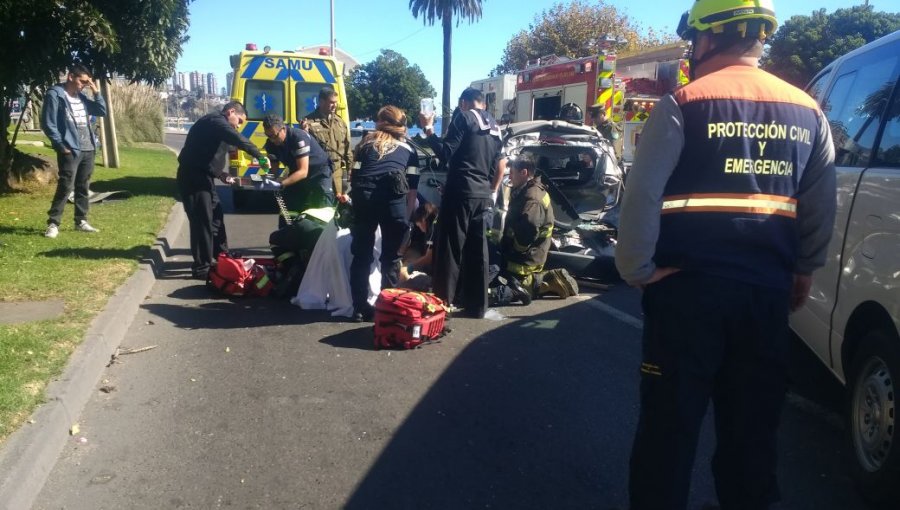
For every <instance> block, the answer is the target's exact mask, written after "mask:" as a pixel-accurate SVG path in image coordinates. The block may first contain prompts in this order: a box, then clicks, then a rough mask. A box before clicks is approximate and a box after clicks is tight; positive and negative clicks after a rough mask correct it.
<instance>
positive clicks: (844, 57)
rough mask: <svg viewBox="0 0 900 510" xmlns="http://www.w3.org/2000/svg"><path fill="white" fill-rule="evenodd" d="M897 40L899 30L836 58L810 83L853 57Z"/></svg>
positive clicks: (899, 38)
mask: <svg viewBox="0 0 900 510" xmlns="http://www.w3.org/2000/svg"><path fill="white" fill-rule="evenodd" d="M897 40H900V30H897V31H896V32H892V33H890V34H888V35H885V36H882V37H879V38H878V39H875V40H874V41H872V42H870V43H868V44H865V45H863V46H860V47H859V48H856V49H855V50H853V51H850V52H847V53H845V54H843V55H841V56H840V57H838V58H836V59H835V60H834V62H832V63H830V64H828V65H827V66H825V67H824V68H823V69H822V70H821V71H819V72H818V73H816V75H815V76H814V77H813V79H812V80H810V83H812V82H814V81H815V80H816V79H818V78H819V76H821V75H823V74H825V73H829V72H831V71H834V69H835V68H837V67H839V66H840V65H841V64H842V63H843V62H844V61H845V60H848V59H851V58H853V57H855V56H857V55H861V54H863V53H866V52H868V51H871V50H872V49H873V48H878V47H880V46H884V45H886V44H891V43H893V42H895V41H897Z"/></svg>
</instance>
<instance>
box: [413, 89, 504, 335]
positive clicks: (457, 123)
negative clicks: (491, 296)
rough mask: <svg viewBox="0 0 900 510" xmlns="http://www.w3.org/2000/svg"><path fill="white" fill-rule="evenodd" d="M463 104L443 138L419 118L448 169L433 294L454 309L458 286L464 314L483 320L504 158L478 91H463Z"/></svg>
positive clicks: (429, 120)
mask: <svg viewBox="0 0 900 510" xmlns="http://www.w3.org/2000/svg"><path fill="white" fill-rule="evenodd" d="M459 105H460V106H459V110H460V113H459V114H458V115H456V116H454V117H453V120H452V121H451V123H450V127H449V129H448V130H447V136H446V137H444V138H443V139H440V138H438V137H437V136H436V135H435V134H434V125H433V123H434V117H426V116H424V115H423V114H421V113H420V114H419V125H420V126H423V130H424V131H425V133H426V134H427V135H428V137H427V138H426V140H427V141H428V144H429V145H430V146H431V148H432V149H433V150H434V153H435V155H436V156H437V157H438V158H439V159H440V160H441V161H442V162H443V161H445V162H447V165H448V170H447V180H446V183H445V185H444V193H443V196H442V197H441V207H440V210H441V214H440V215H439V216H438V222H437V227H436V228H437V230H436V239H435V248H434V275H433V282H434V292H435V294H437V296H438V297H440V298H441V299H443V300H444V301H446V302H448V303H450V304H452V305H456V304H457V284H460V289H461V296H459V301H458V303H459V305H461V307H462V308H463V309H464V313H465V315H467V316H469V317H473V318H483V317H484V314H485V312H487V301H488V300H487V288H488V246H487V232H486V230H487V229H486V222H487V218H488V215H489V214H490V209H491V207H492V206H493V202H492V199H491V192H492V189H491V172H492V170H493V169H494V168H495V167H496V165H497V163H498V161H499V158H500V146H501V141H500V128H499V127H498V126H497V123H496V122H495V121H494V118H493V117H491V114H490V113H488V112H486V111H485V110H484V95H483V94H482V92H481V91H480V90H478V89H475V88H472V87H469V88H467V89H465V90H464V91H463V93H462V94H461V95H460V97H459ZM460 273H462V281H460Z"/></svg>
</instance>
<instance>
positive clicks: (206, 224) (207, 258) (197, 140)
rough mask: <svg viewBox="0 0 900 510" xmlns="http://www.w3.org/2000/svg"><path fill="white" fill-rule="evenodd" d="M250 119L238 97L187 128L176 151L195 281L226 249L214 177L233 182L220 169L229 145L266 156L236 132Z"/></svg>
mask: <svg viewBox="0 0 900 510" xmlns="http://www.w3.org/2000/svg"><path fill="white" fill-rule="evenodd" d="M246 120H247V112H246V111H245V110H244V105H242V104H241V103H240V102H238V101H232V102H230V103H228V104H226V105H225V106H224V107H222V111H221V112H215V113H209V114H206V115H204V116H203V117H200V119H199V120H197V122H195V123H194V125H193V126H191V130H190V131H188V134H187V138H186V139H185V140H184V148H183V149H181V153H180V154H179V155H178V173H177V176H176V181H177V183H178V190H179V192H180V193H181V201H182V202H183V203H184V212H185V213H186V214H187V217H188V223H189V224H190V230H191V256H192V257H193V259H194V263H193V264H192V265H191V273H192V275H193V277H194V278H196V279H200V280H205V279H206V276H207V274H208V273H209V268H210V266H211V265H212V264H213V263H214V261H215V259H216V257H218V256H219V253H221V252H223V251H227V250H228V240H227V236H226V234H225V220H224V214H223V212H222V204H221V202H219V195H218V193H216V185H215V181H214V179H215V178H217V177H218V178H219V180H221V181H222V182H224V183H226V184H230V183H232V182H233V180H234V178H233V177H230V176H229V175H228V173H227V172H225V171H223V170H222V161H224V157H225V148H226V147H227V145H234V146H237V147H238V148H239V149H241V150H243V151H244V152H246V153H248V154H250V155H251V156H253V157H254V158H257V159H258V158H262V157H263V155H262V153H261V152H259V149H257V148H256V145H254V144H253V142H251V141H250V140H248V139H247V138H246V137H244V135H242V134H240V133H239V132H238V131H237V127H238V126H240V125H241V124H243V123H244V122H245V121H246ZM262 161H263V160H261V161H260V162H261V164H262Z"/></svg>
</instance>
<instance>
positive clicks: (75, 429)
mask: <svg viewBox="0 0 900 510" xmlns="http://www.w3.org/2000/svg"><path fill="white" fill-rule="evenodd" d="M80 431H81V427H80V426H79V425H78V424H77V423H73V424H72V426H71V427H69V435H70V436H76V435H78V433H79V432H80Z"/></svg>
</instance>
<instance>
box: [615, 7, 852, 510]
mask: <svg viewBox="0 0 900 510" xmlns="http://www.w3.org/2000/svg"><path fill="white" fill-rule="evenodd" d="M776 26H777V21H776V18H775V12H774V9H773V6H772V2H771V0H755V1H746V0H696V1H695V2H694V3H693V7H692V8H691V10H690V11H688V12H687V13H685V15H684V16H683V17H682V22H681V24H680V26H679V30H678V33H679V35H680V36H681V37H683V38H684V39H686V40H690V41H692V48H693V51H692V55H691V62H690V66H691V71H692V72H693V73H695V75H696V76H694V77H692V81H691V82H690V83H688V84H687V85H685V86H684V87H682V88H680V89H679V90H677V91H675V92H674V93H673V94H669V95H667V96H665V97H663V98H662V100H660V102H659V104H658V105H657V106H656V107H655V108H654V110H655V111H654V114H653V115H652V116H650V119H649V120H648V121H647V124H646V126H645V127H644V130H643V134H642V136H641V145H640V147H639V148H638V151H637V154H636V156H635V160H634V166H633V167H632V169H631V172H630V174H629V177H628V179H629V181H628V188H627V189H626V191H625V197H624V203H623V206H622V211H621V222H620V225H619V238H618V245H617V247H616V266H617V267H618V269H619V272H620V274H621V276H622V278H623V279H624V280H625V281H627V282H628V283H629V284H631V285H634V286H638V287H641V288H643V291H644V294H643V299H642V306H643V310H644V328H643V360H642V363H641V365H640V375H641V387H640V399H641V407H640V417H639V420H638V425H637V431H636V435H635V439H634V446H633V449H632V453H631V466H630V480H629V494H630V502H631V508H632V509H634V510H641V509H651V508H652V509H656V508H665V509H683V508H685V507H686V505H687V499H688V492H689V485H690V480H691V471H692V465H693V461H694V455H695V451H696V446H697V439H698V435H699V431H700V426H701V423H702V422H703V417H704V416H705V415H706V410H707V407H708V405H709V401H710V399H712V401H713V405H714V410H715V414H714V416H715V426H716V440H717V445H716V451H715V454H714V456H713V460H712V471H713V476H714V478H715V483H716V491H717V493H718V497H719V504H720V505H721V507H722V508H724V509H730V508H741V509H761V508H768V507H769V505H770V504H772V503H773V502H775V501H777V500H778V499H779V493H778V486H777V481H776V476H775V473H776V435H777V428H778V422H779V415H780V409H781V406H782V403H783V401H784V396H785V388H786V384H787V374H786V365H787V350H788V340H789V333H788V315H789V313H790V311H791V310H796V309H797V308H798V307H799V306H801V305H802V304H803V302H804V301H805V300H806V298H807V295H808V293H809V290H810V283H811V277H810V275H811V273H812V272H813V270H815V269H816V268H818V267H821V266H822V265H823V264H824V262H825V256H826V247H827V245H828V241H829V239H830V237H831V229H832V225H833V223H834V215H835V173H834V148H833V145H832V141H831V135H830V131H829V126H828V123H827V121H826V119H825V117H824V116H823V115H822V112H821V111H820V109H819V107H818V106H817V105H816V103H815V101H814V100H813V99H812V98H810V96H808V95H807V94H806V93H804V92H803V91H802V90H800V89H798V88H796V87H793V86H791V85H789V84H788V83H786V82H784V81H782V80H780V79H778V78H776V77H775V76H772V75H771V74H768V73H767V72H765V71H763V70H761V69H759V68H758V64H759V58H760V55H761V54H762V51H763V41H764V40H765V38H766V37H767V36H769V35H771V34H772V33H774V32H775V29H776ZM660 211H661V212H662V213H660Z"/></svg>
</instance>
